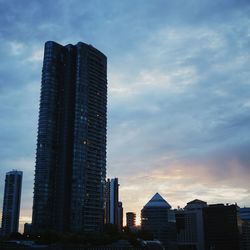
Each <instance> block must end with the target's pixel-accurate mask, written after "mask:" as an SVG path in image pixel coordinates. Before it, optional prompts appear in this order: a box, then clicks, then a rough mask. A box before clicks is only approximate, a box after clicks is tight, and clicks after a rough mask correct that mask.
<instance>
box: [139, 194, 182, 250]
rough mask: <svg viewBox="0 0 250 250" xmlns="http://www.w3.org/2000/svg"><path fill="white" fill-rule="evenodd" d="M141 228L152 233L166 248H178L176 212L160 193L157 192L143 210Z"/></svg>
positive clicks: (172, 249) (171, 249)
mask: <svg viewBox="0 0 250 250" xmlns="http://www.w3.org/2000/svg"><path fill="white" fill-rule="evenodd" d="M141 229H142V230H143V231H146V232H149V233H151V234H152V235H153V238H154V240H159V241H160V242H161V243H162V244H163V245H164V247H165V249H170V250H174V249H177V246H176V228H175V214H174V211H173V210H171V206H170V205H169V204H168V202H167V201H166V200H164V199H163V198H162V197H161V195H160V194H158V193H156V194H155V195H154V196H153V197H152V199H151V200H150V201H149V202H148V203H147V204H146V205H145V206H144V207H143V209H142V210H141Z"/></svg>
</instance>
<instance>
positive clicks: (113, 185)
mask: <svg viewBox="0 0 250 250" xmlns="http://www.w3.org/2000/svg"><path fill="white" fill-rule="evenodd" d="M118 201H119V184H118V178H114V179H108V180H107V182H106V206H105V209H106V224H116V225H117V224H118Z"/></svg>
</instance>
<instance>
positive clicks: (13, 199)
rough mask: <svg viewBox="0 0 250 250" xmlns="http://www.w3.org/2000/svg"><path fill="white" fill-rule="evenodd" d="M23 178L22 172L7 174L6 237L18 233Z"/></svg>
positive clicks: (4, 211) (4, 222) (5, 203)
mask: <svg viewBox="0 0 250 250" xmlns="http://www.w3.org/2000/svg"><path fill="white" fill-rule="evenodd" d="M22 177H23V173H22V171H16V170H13V171H10V172H8V173H6V177H5V187H4V198H3V213H2V235H4V236H7V235H10V234H11V233H17V232H18V226H19V214H20V203H21V191H22Z"/></svg>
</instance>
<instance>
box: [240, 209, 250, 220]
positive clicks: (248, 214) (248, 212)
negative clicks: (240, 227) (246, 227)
mask: <svg viewBox="0 0 250 250" xmlns="http://www.w3.org/2000/svg"><path fill="white" fill-rule="evenodd" d="M239 212H240V218H241V219H242V220H243V221H248V222H250V207H243V208H240V210H239Z"/></svg>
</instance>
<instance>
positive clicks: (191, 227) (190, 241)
mask: <svg viewBox="0 0 250 250" xmlns="http://www.w3.org/2000/svg"><path fill="white" fill-rule="evenodd" d="M204 207H207V203H206V202H204V201H201V200H197V199H196V200H193V201H190V202H188V203H187V205H186V206H185V208H184V209H180V210H176V212H175V218H176V232H177V245H178V249H196V250H204V249H205V246H204V229H203V213H202V209H203V208H204Z"/></svg>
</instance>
